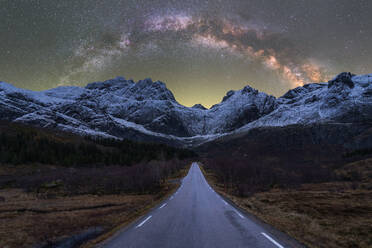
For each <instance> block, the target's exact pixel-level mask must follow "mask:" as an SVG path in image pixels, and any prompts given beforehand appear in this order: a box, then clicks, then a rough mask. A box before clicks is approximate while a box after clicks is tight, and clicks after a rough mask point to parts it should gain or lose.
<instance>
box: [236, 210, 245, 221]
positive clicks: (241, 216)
mask: <svg viewBox="0 0 372 248" xmlns="http://www.w3.org/2000/svg"><path fill="white" fill-rule="evenodd" d="M235 213H236V214H237V215H239V216H240V218H242V219H245V218H244V216H243V215H241V214H240V213H239V212H238V211H237V210H235Z"/></svg>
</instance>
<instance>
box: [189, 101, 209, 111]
mask: <svg viewBox="0 0 372 248" xmlns="http://www.w3.org/2000/svg"><path fill="white" fill-rule="evenodd" d="M192 108H194V109H202V110H207V108H206V107H204V106H203V105H201V104H200V103H198V104H195V105H194V106H192Z"/></svg>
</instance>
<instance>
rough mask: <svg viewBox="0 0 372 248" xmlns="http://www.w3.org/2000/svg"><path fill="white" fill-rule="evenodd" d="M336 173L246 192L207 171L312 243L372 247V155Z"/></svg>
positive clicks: (230, 192) (245, 203)
mask: <svg viewBox="0 0 372 248" xmlns="http://www.w3.org/2000/svg"><path fill="white" fill-rule="evenodd" d="M334 174H335V175H336V176H337V178H338V179H339V180H337V181H336V180H333V181H332V182H318V183H306V184H300V185H298V186H297V187H294V188H293V187H292V188H288V187H281V188H278V187H273V188H271V189H268V190H266V191H261V192H256V193H254V194H250V196H249V197H241V196H238V195H237V194H236V193H237V191H235V190H234V189H232V188H229V187H226V185H225V184H224V183H223V181H220V180H218V177H216V173H215V172H214V171H213V170H211V169H209V170H208V171H207V173H206V175H207V178H208V180H209V181H210V182H211V183H212V184H213V185H214V186H215V187H216V189H217V190H218V191H219V192H220V193H221V194H223V195H225V196H226V197H228V198H230V199H231V200H232V201H233V202H234V203H236V204H237V205H238V206H240V207H242V208H244V209H245V210H247V211H248V212H250V213H252V214H254V215H256V216H258V217H259V218H261V219H262V220H264V221H265V222H267V223H269V224H271V225H272V226H275V227H277V228H278V229H280V230H282V231H285V232H286V233H288V234H289V235H291V236H292V237H294V238H296V239H297V240H299V241H300V242H303V243H304V244H306V245H307V246H308V247H327V248H328V247H335V248H336V247H350V248H353V247H363V248H364V247H365V248H367V247H371V246H372V159H366V160H361V161H358V162H354V163H349V164H346V165H344V166H341V167H340V168H338V169H336V170H335V171H334Z"/></svg>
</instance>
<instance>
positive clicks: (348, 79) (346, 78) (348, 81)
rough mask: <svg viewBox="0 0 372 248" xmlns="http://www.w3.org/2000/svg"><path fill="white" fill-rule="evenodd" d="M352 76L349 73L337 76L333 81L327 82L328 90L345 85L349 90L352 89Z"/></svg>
mask: <svg viewBox="0 0 372 248" xmlns="http://www.w3.org/2000/svg"><path fill="white" fill-rule="evenodd" d="M354 76H355V74H352V73H350V72H342V73H340V74H338V75H337V76H336V77H335V78H334V79H332V80H330V81H328V88H331V87H332V86H340V85H347V86H348V87H349V88H354V82H353V80H352V77H354Z"/></svg>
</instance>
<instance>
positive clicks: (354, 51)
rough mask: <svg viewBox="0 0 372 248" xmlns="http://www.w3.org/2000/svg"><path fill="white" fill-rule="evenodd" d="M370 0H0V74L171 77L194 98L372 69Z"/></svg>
mask: <svg viewBox="0 0 372 248" xmlns="http://www.w3.org/2000/svg"><path fill="white" fill-rule="evenodd" d="M371 41H372V1H369V0H364V1H363V0H353V1H350V0H293V1H291V0H204V1H203V0H178V1H176V0H146V1H145V0H105V1H101V0H79V1H74V0H0V81H6V82H8V83H12V84H13V85H15V86H17V87H22V88H27V89H32V90H44V89H48V88H52V87H56V86H63V85H78V86H84V85H86V84H87V83H89V82H94V81H103V80H106V79H109V78H113V77H116V76H124V77H125V78H127V79H134V80H136V81H137V80H140V79H144V78H148V77H151V78H152V79H153V80H154V81H155V80H161V81H163V82H165V83H166V84H167V87H168V88H169V89H170V90H172V92H173V93H174V95H175V97H176V99H177V100H178V101H179V102H180V103H181V104H184V105H186V106H192V105H194V104H196V103H201V104H203V105H204V106H206V107H210V106H211V105H213V104H215V103H218V102H220V101H221V99H222V97H223V96H224V95H225V94H226V92H227V91H228V90H231V89H233V90H237V89H240V88H242V87H244V86H245V85H250V86H252V87H254V88H256V89H258V90H260V91H265V92H267V93H270V94H273V95H275V96H280V95H282V94H283V93H285V92H286V91H287V90H288V89H290V88H294V87H297V86H300V85H303V84H306V83H310V82H322V81H327V80H329V79H330V78H331V77H333V76H335V75H336V74H338V73H339V72H342V71H351V72H353V73H356V74H363V73H372V56H371V55H372V45H371Z"/></svg>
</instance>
